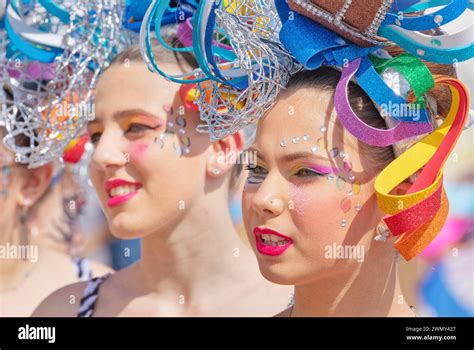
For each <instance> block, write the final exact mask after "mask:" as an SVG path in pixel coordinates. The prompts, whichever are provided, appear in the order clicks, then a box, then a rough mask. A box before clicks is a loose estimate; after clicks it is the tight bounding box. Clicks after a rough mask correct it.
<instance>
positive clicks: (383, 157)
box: [287, 46, 456, 172]
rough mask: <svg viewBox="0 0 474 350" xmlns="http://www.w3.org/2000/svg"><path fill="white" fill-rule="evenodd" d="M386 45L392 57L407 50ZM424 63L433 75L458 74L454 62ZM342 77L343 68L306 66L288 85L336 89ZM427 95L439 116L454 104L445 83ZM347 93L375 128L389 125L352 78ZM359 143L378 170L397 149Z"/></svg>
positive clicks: (443, 115)
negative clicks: (339, 70) (446, 63)
mask: <svg viewBox="0 0 474 350" xmlns="http://www.w3.org/2000/svg"><path fill="white" fill-rule="evenodd" d="M386 49H387V51H388V52H389V53H390V54H391V55H392V56H393V57H396V56H399V55H400V54H402V53H404V51H403V49H401V48H399V47H398V46H389V47H387V48H386ZM424 63H425V65H426V66H427V67H428V69H429V70H430V71H431V73H432V74H433V76H437V75H450V76H456V72H455V69H454V67H453V66H452V65H444V64H436V63H431V62H424ZM340 77H341V73H340V72H338V71H337V70H335V69H333V68H329V67H321V68H319V69H317V70H315V71H306V70H304V71H301V72H298V73H296V74H295V75H293V76H292V77H291V79H290V81H289V83H288V85H287V88H288V89H289V90H291V89H299V88H306V87H309V88H315V89H319V90H323V91H329V92H331V93H334V91H335V89H336V86H337V83H338V82H339V80H340ZM428 95H429V96H431V97H433V98H434V99H435V100H436V104H437V114H438V116H441V117H445V116H446V115H447V113H448V110H449V106H450V105H451V95H450V93H449V89H448V88H446V87H444V86H441V87H439V86H436V87H434V88H433V89H431V90H430V91H429V93H428ZM348 96H349V103H350V105H351V107H352V108H353V110H354V112H355V113H356V114H357V116H358V117H359V118H360V119H361V120H362V121H364V122H365V123H366V124H368V125H370V126H372V127H374V128H378V129H387V125H386V123H385V121H384V119H383V118H382V117H381V116H380V113H379V111H378V110H377V108H376V107H375V105H374V103H373V102H372V100H371V99H370V98H369V96H368V95H367V94H366V93H365V91H364V90H363V89H362V88H361V87H359V86H358V85H356V84H354V83H352V82H351V83H349V87H348ZM360 145H361V148H362V152H364V154H366V155H367V157H368V159H369V160H371V161H372V163H373V164H374V169H375V170H376V171H377V172H380V171H381V170H383V169H384V168H385V167H386V166H387V165H388V164H389V163H390V162H392V161H393V160H394V159H395V153H394V150H393V147H392V146H387V147H375V146H370V145H367V144H365V143H363V142H360Z"/></svg>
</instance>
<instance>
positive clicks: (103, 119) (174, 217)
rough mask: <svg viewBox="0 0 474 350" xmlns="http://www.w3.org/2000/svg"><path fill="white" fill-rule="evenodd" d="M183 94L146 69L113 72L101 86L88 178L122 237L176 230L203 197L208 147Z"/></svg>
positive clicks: (90, 129) (134, 67)
mask: <svg viewBox="0 0 474 350" xmlns="http://www.w3.org/2000/svg"><path fill="white" fill-rule="evenodd" d="M165 68H166V69H167V70H168V71H171V72H174V71H177V69H176V68H174V67H173V66H172V65H169V66H166V67H165ZM178 72H179V71H177V72H176V73H178ZM178 89H179V85H177V84H173V83H171V82H168V81H166V80H165V79H164V78H162V77H160V76H159V75H157V74H153V73H151V72H149V71H148V69H147V68H146V66H145V64H143V63H141V62H137V63H132V64H131V65H127V66H124V65H115V66H112V67H111V68H109V69H108V70H107V71H106V72H105V73H104V75H103V76H102V77H101V79H100V82H99V84H98V87H97V95H96V101H95V103H96V104H95V112H96V113H95V114H96V118H95V120H94V121H93V122H91V123H90V124H89V126H88V132H89V135H90V137H91V141H92V142H93V143H94V145H95V150H94V154H93V157H92V162H91V166H90V171H91V179H92V182H93V185H94V187H95V189H96V191H97V194H98V197H99V199H100V202H101V204H102V207H103V209H104V212H105V214H106V216H107V219H108V222H109V226H110V229H111V231H112V233H113V234H115V235H116V236H118V237H120V238H135V237H143V236H145V235H147V234H149V233H152V232H156V231H160V230H163V229H164V230H166V229H167V228H168V227H173V226H174V225H176V224H177V223H178V222H179V221H180V220H181V218H182V217H183V216H184V215H185V214H186V212H187V208H189V207H190V206H192V204H193V202H194V201H196V200H197V199H198V198H199V196H200V195H201V194H202V193H203V191H204V182H205V176H206V171H205V169H206V157H205V156H204V154H205V153H206V152H207V151H208V149H209V147H210V143H209V141H208V136H207V135H203V134H199V133H197V132H196V131H195V128H196V125H197V124H198V123H199V114H198V113H197V112H195V111H191V110H188V109H185V108H184V106H183V103H182V101H181V99H180V98H179V94H178V93H177V92H178Z"/></svg>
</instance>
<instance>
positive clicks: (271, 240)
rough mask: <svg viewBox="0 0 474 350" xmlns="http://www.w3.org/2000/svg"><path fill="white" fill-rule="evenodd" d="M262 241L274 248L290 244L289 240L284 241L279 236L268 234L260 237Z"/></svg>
mask: <svg viewBox="0 0 474 350" xmlns="http://www.w3.org/2000/svg"><path fill="white" fill-rule="evenodd" d="M260 241H261V242H262V243H263V244H266V245H270V246H274V247H276V246H281V245H285V244H288V243H289V242H290V241H289V240H287V239H283V238H281V237H279V236H276V235H268V234H264V235H260Z"/></svg>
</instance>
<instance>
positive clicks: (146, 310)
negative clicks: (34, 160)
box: [35, 47, 292, 317]
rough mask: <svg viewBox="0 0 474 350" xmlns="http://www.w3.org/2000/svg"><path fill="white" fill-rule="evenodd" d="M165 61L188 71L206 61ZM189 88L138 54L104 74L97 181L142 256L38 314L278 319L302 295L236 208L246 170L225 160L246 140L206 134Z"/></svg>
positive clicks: (131, 52) (93, 129)
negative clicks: (274, 270)
mask: <svg viewBox="0 0 474 350" xmlns="http://www.w3.org/2000/svg"><path fill="white" fill-rule="evenodd" d="M156 56H157V57H160V61H161V64H162V65H163V66H165V67H166V68H167V69H168V70H170V71H172V72H175V73H177V74H178V73H180V72H181V71H182V70H183V69H189V68H190V67H193V65H194V64H195V63H193V61H192V60H191V59H190V57H188V56H186V55H178V56H173V55H170V54H169V53H167V52H166V51H160V50H158V51H157V52H156ZM188 88H189V87H186V86H184V87H181V88H180V86H179V85H176V84H173V83H171V82H169V81H166V80H165V79H164V78H162V77H160V76H158V75H155V74H152V73H151V72H149V71H148V70H147V67H146V65H145V63H144V62H143V61H142V59H141V55H140V51H139V48H138V47H133V48H131V49H128V50H126V51H125V52H123V53H122V54H120V55H119V56H118V57H117V58H116V59H115V61H114V62H113V64H112V65H111V66H110V67H109V68H108V69H107V71H106V72H105V73H104V74H103V75H102V77H101V79H100V81H99V84H98V87H97V91H96V100H95V103H96V119H95V120H94V121H93V122H91V123H90V125H89V127H88V131H89V135H90V137H91V141H92V143H93V144H94V147H95V150H94V154H93V159H92V163H91V165H90V171H91V179H92V182H93V184H94V186H95V188H96V191H97V194H98V197H99V199H100V202H101V203H102V206H103V210H104V212H105V215H106V217H107V219H108V223H109V227H110V230H111V232H112V233H113V234H114V235H115V236H117V237H118V238H122V239H131V238H141V239H142V240H141V259H140V261H139V262H137V263H136V264H134V265H132V266H131V267H129V268H126V269H124V270H121V271H118V272H116V273H115V274H113V275H110V276H104V277H103V278H101V279H96V280H93V281H91V282H90V283H89V284H87V283H78V284H73V285H70V286H67V287H65V288H62V289H60V290H58V291H57V292H55V293H54V294H52V295H51V296H50V297H48V298H47V299H46V300H45V301H44V302H43V303H42V305H40V307H39V308H38V309H37V310H36V312H35V316H77V315H79V316H85V317H89V316H271V315H273V314H274V313H275V312H277V311H278V310H281V308H282V307H284V306H285V305H287V304H288V302H289V300H290V299H291V293H292V289H291V288H289V287H282V286H277V285H274V284H272V283H269V282H267V281H265V279H263V278H262V276H261V275H260V274H259V273H258V269H257V265H256V261H255V257H254V256H253V254H252V252H251V250H250V249H249V247H247V245H246V244H245V243H244V242H243V241H241V240H240V238H239V237H238V235H237V233H236V231H235V228H234V226H233V223H232V220H231V216H230V213H229V209H228V201H229V198H230V195H231V193H232V191H233V190H234V188H237V187H239V173H240V169H239V167H240V166H239V165H238V164H237V165H236V164H234V163H232V162H230V161H227V158H225V157H226V156H227V155H232V154H234V155H235V154H237V153H240V152H242V150H243V148H244V137H243V133H238V134H235V135H232V136H229V137H227V138H225V139H223V140H221V141H219V142H214V143H211V142H209V137H208V135H205V134H201V133H198V132H197V131H196V126H197V125H198V124H199V123H200V120H199V113H198V112H197V111H196V110H194V109H193V104H192V102H191V103H189V101H188V100H187V97H186V96H187V94H186V91H188V90H189V89H188ZM71 296H75V300H76V301H77V302H76V303H75V304H71V303H70V302H69V301H70V300H71ZM269 296H271V297H269Z"/></svg>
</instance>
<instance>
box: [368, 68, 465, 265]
mask: <svg viewBox="0 0 474 350" xmlns="http://www.w3.org/2000/svg"><path fill="white" fill-rule="evenodd" d="M435 83H436V84H437V85H447V86H448V87H449V88H450V90H451V96H452V98H451V99H452V104H451V108H450V110H449V113H448V115H447V117H446V119H445V120H444V122H443V123H442V124H441V126H440V127H438V128H437V129H436V130H435V131H434V132H433V133H432V134H430V135H428V136H426V137H425V138H423V139H422V140H421V141H420V142H418V143H417V144H415V145H414V146H412V147H411V148H410V149H408V150H407V151H406V152H405V153H403V154H402V155H400V156H399V157H398V158H397V159H395V160H394V161H393V162H392V163H390V164H389V165H388V166H387V167H386V168H385V169H384V170H382V172H381V173H380V174H379V176H378V177H377V179H376V180H375V184H374V188H375V191H376V194H377V200H378V204H379V207H380V209H381V210H382V211H383V212H385V213H387V214H395V215H393V216H390V217H387V218H385V220H384V221H385V223H386V224H387V226H388V227H389V229H390V231H391V232H392V233H394V234H396V235H400V237H399V238H398V239H397V241H396V242H395V247H396V248H397V250H398V251H399V252H400V253H401V254H402V255H403V256H404V258H405V259H406V260H410V259H411V258H412V257H414V256H416V255H417V254H418V253H420V252H421V251H422V250H423V249H424V248H425V247H426V246H427V245H428V244H429V243H430V242H431V241H432V240H433V239H434V237H436V235H437V233H438V232H439V231H440V230H441V228H442V226H443V224H444V222H445V220H446V217H447V213H448V207H449V203H448V200H447V198H446V194H445V192H444V190H443V189H442V177H443V172H442V168H443V166H444V163H445V162H446V160H447V158H448V156H449V154H450V153H451V151H452V149H453V147H454V145H455V144H456V141H457V140H458V138H459V136H460V134H461V132H462V130H463V127H464V125H465V123H466V120H467V115H468V112H469V109H468V108H469V107H468V106H469V93H468V90H467V88H466V87H465V86H464V85H463V84H462V83H461V82H460V81H459V80H457V79H454V78H451V77H440V78H436V79H435ZM422 168H423V170H422V171H421V173H420V174H419V175H418V176H417V179H416V181H415V182H414V183H413V185H412V186H411V187H410V189H409V190H408V191H407V193H406V194H404V195H392V194H390V192H391V191H392V190H393V189H394V188H396V187H397V186H398V185H399V184H401V183H402V182H403V181H405V179H407V178H409V177H410V176H411V175H413V174H415V173H416V172H417V171H418V170H420V169H422ZM415 227H416V228H415Z"/></svg>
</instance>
